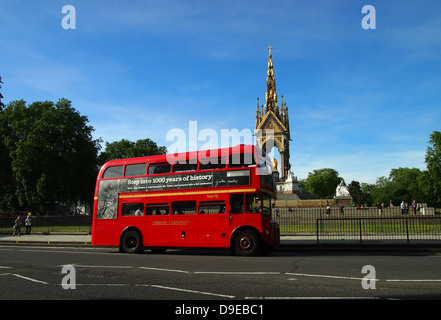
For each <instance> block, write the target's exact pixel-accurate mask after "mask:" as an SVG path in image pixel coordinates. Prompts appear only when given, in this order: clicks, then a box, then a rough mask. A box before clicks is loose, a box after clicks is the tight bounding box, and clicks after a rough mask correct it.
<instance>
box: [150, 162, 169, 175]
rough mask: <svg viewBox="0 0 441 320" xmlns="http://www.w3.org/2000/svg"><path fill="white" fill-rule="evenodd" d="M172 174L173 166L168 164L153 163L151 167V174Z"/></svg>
mask: <svg viewBox="0 0 441 320" xmlns="http://www.w3.org/2000/svg"><path fill="white" fill-rule="evenodd" d="M170 172H171V164H170V163H168V162H165V163H152V164H150V165H149V174H161V173H170Z"/></svg>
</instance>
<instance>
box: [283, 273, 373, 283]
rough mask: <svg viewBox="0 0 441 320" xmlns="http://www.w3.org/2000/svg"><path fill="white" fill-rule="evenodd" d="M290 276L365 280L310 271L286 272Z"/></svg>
mask: <svg viewBox="0 0 441 320" xmlns="http://www.w3.org/2000/svg"><path fill="white" fill-rule="evenodd" d="M285 274H287V275H290V276H303V277H316V278H330V279H346V280H363V278H355V277H343V276H328V275H324V274H308V273H291V272H287V273H285ZM369 280H371V281H378V279H369Z"/></svg>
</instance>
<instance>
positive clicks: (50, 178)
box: [0, 98, 100, 210]
mask: <svg viewBox="0 0 441 320" xmlns="http://www.w3.org/2000/svg"><path fill="white" fill-rule="evenodd" d="M0 124H1V127H0V148H2V149H3V150H4V151H5V152H6V155H3V156H2V157H1V158H0V162H1V164H2V167H3V168H4V170H5V173H2V174H3V175H5V176H6V179H7V180H6V181H8V184H7V187H6V188H3V189H0V190H1V192H3V194H2V196H1V197H0V208H1V209H3V210H14V209H15V208H11V206H12V205H13V204H14V203H17V204H18V205H19V207H21V208H27V209H29V208H32V209H33V210H37V208H38V207H41V206H43V207H49V209H50V208H53V205H54V203H55V202H63V203H74V202H77V201H86V202H89V203H90V202H91V201H92V199H93V190H94V185H95V179H96V174H97V170H98V159H97V154H98V151H99V149H100V146H99V141H98V140H93V139H92V131H93V128H92V127H91V126H89V125H88V119H87V117H85V116H82V115H80V114H79V113H78V112H77V111H76V110H75V109H74V108H72V107H71V102H70V101H68V100H66V99H64V98H62V99H59V100H58V102H57V103H55V104H54V103H53V102H51V101H43V102H41V101H38V102H34V103H32V104H31V105H29V106H27V105H26V102H25V101H23V100H20V101H13V102H11V103H9V104H8V106H7V107H6V108H5V109H4V110H2V111H1V112H0ZM1 171H3V169H2V170H1ZM5 199H7V200H5Z"/></svg>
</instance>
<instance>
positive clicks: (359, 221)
mask: <svg viewBox="0 0 441 320" xmlns="http://www.w3.org/2000/svg"><path fill="white" fill-rule="evenodd" d="M358 230H359V231H360V243H362V242H363V240H362V238H361V218H358Z"/></svg>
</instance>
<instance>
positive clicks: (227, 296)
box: [151, 284, 235, 299]
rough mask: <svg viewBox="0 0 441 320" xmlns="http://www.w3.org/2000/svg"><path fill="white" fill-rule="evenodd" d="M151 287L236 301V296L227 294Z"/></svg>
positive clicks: (157, 286)
mask: <svg viewBox="0 0 441 320" xmlns="http://www.w3.org/2000/svg"><path fill="white" fill-rule="evenodd" d="M151 287H153V288H159V289H165V290H172V291H180V292H189V293H196V294H203V295H207V296H215V297H221V298H230V299H234V298H235V296H230V295H226V294H219V293H212V292H205V291H195V290H188V289H181V288H173V287H165V286H159V285H154V284H152V285H151Z"/></svg>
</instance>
